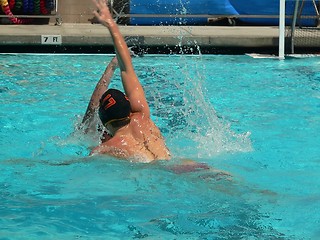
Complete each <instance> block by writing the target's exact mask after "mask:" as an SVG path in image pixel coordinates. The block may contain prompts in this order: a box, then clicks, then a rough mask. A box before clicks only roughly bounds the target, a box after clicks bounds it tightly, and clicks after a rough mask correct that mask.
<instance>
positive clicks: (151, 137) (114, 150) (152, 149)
mask: <svg viewBox="0 0 320 240" xmlns="http://www.w3.org/2000/svg"><path fill="white" fill-rule="evenodd" d="M93 152H98V153H106V154H109V155H112V156H115V157H118V158H125V159H128V160H132V161H139V162H151V161H154V160H169V159H170V152H169V150H168V148H167V147H166V145H165V142H164V139H163V137H162V135H161V133H160V130H159V129H158V127H157V126H156V125H155V124H154V123H153V121H152V120H151V119H150V118H149V117H144V115H143V114H141V113H133V114H132V115H131V121H130V123H129V124H128V125H127V126H125V127H123V128H121V129H119V131H117V133H116V134H115V136H114V137H112V138H111V139H109V140H107V141H105V142H103V143H102V144H101V145H100V146H99V147H97V148H96V149H95V150H94V151H93Z"/></svg>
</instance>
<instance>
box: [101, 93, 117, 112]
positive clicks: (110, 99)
mask: <svg viewBox="0 0 320 240" xmlns="http://www.w3.org/2000/svg"><path fill="white" fill-rule="evenodd" d="M105 101H108V104H107V105H106V106H105V107H104V109H105V110H107V109H108V108H109V107H111V106H113V105H115V104H116V100H114V98H113V97H111V94H108V95H107V96H106V97H105V98H104V99H103V101H102V105H103V104H104V103H105Z"/></svg>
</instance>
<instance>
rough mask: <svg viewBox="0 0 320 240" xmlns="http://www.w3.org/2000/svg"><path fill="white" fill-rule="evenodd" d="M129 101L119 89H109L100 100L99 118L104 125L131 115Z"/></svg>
mask: <svg viewBox="0 0 320 240" xmlns="http://www.w3.org/2000/svg"><path fill="white" fill-rule="evenodd" d="M130 112H131V107H130V102H129V99H128V98H127V97H126V95H124V93H123V92H121V91H119V90H117V89H108V90H107V91H106V92H105V93H104V94H103V95H102V96H101V98H100V107H99V117H100V119H101V122H102V123H103V124H106V123H107V122H110V121H111V120H117V119H119V120H121V119H123V118H126V117H128V116H129V115H130Z"/></svg>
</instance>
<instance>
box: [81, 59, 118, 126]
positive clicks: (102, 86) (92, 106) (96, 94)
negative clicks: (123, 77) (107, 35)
mask: <svg viewBox="0 0 320 240" xmlns="http://www.w3.org/2000/svg"><path fill="white" fill-rule="evenodd" d="M117 67H118V59H117V57H114V58H113V59H112V60H111V61H110V63H109V64H108V66H107V67H106V69H105V71H104V73H103V74H102V76H101V78H100V80H99V82H98V83H97V85H96V87H95V89H94V91H93V93H92V96H91V99H90V102H89V104H88V107H87V110H86V113H85V115H84V117H83V119H82V125H83V126H84V131H85V132H88V131H89V130H93V131H95V130H96V126H95V124H94V123H95V121H94V116H95V111H96V110H97V109H98V107H99V100H100V98H101V96H102V94H103V93H104V92H105V91H107V89H108V86H109V84H110V81H111V78H112V76H113V74H114V71H115V70H116V69H117Z"/></svg>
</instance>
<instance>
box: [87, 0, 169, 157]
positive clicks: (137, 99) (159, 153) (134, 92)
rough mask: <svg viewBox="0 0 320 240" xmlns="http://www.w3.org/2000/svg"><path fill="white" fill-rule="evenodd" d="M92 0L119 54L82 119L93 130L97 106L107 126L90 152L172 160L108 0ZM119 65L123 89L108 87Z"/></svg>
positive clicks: (110, 65) (106, 71)
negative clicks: (153, 118)
mask: <svg viewBox="0 0 320 240" xmlns="http://www.w3.org/2000/svg"><path fill="white" fill-rule="evenodd" d="M93 2H94V3H95V5H96V6H97V11H94V15H95V17H96V18H97V20H98V21H99V22H100V23H101V24H102V25H103V26H105V27H107V29H108V30H109V32H110V35H111V37H112V40H113V45H114V48H115V51H116V58H114V59H113V60H112V61H111V62H110V63H109V65H108V66H107V68H106V70H105V72H104V74H103V75H102V77H101V79H100V80H99V82H98V84H97V86H96V88H95V90H94V92H93V94H92V97H91V100H90V102H89V105H88V108H87V111H86V114H85V116H84V119H83V123H87V125H88V128H87V131H90V130H92V128H93V127H95V122H94V113H95V112H96V111H97V110H98V113H99V117H100V120H101V122H102V124H103V126H104V128H105V130H104V131H105V132H104V137H103V138H102V139H101V144H100V145H99V146H97V147H95V148H94V149H93V150H92V151H91V153H90V155H95V154H108V155H111V156H114V157H117V158H121V159H128V160H132V161H139V162H152V161H155V160H169V159H170V157H171V156H170V152H169V150H168V148H167V147H166V144H165V140H164V138H163V137H162V135H161V133H160V130H159V129H158V127H157V126H156V125H155V123H154V122H153V121H152V120H151V118H150V108H149V105H148V103H147V100H146V97H145V93H144V90H143V87H142V86H141V84H140V82H139V80H138V77H137V75H136V73H135V71H134V69H133V65H132V62H131V56H130V51H129V49H128V46H127V44H126V42H125V40H124V38H123V36H122V35H121V33H120V31H119V28H118V26H117V24H116V23H115V22H114V20H113V18H112V16H111V14H110V11H109V8H108V7H107V4H106V1H105V0H93ZM117 67H119V68H120V75H121V81H122V86H123V88H124V93H123V92H121V91H119V90H117V89H108V85H109V83H110V79H111V77H112V75H113V73H114V71H115V69H116V68H117ZM105 90H106V91H105ZM103 92H104V93H103Z"/></svg>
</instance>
